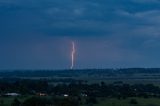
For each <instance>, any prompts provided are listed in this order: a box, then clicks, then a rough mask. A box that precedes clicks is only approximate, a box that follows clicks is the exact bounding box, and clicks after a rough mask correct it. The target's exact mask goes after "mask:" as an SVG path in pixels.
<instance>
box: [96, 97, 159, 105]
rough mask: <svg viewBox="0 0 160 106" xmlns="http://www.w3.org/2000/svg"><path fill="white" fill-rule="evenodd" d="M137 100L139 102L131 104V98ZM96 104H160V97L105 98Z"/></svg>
mask: <svg viewBox="0 0 160 106" xmlns="http://www.w3.org/2000/svg"><path fill="white" fill-rule="evenodd" d="M133 99H134V100H136V101H137V104H131V103H130V101H131V100H133ZM94 106H160V98H137V97H136V98H127V99H121V100H118V99H115V98H111V99H105V100H100V102H99V103H98V104H96V105H94Z"/></svg>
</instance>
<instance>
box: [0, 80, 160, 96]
mask: <svg viewBox="0 0 160 106" xmlns="http://www.w3.org/2000/svg"><path fill="white" fill-rule="evenodd" d="M7 92H17V93H20V94H22V95H25V94H30V95H34V94H36V93H38V92H42V93H46V94H48V95H53V96H54V95H63V94H68V95H70V96H80V95H87V96H89V97H116V98H120V99H121V98H127V97H146V98H147V97H160V87H158V86H155V85H153V84H146V85H144V84H133V85H130V84H124V83H123V82H119V83H113V84H105V83H104V82H101V83H100V84H99V83H95V84H88V83H86V82H81V81H79V82H76V81H75V82H74V81H73V82H71V83H68V84H66V83H56V84H50V83H49V82H48V81H47V80H31V79H25V80H24V79H23V80H22V79H19V80H15V81H14V80H0V94H1V95H3V94H5V93H7Z"/></svg>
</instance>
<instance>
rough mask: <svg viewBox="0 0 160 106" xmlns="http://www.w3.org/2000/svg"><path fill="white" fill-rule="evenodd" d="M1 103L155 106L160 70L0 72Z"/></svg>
mask: <svg viewBox="0 0 160 106" xmlns="http://www.w3.org/2000/svg"><path fill="white" fill-rule="evenodd" d="M0 77H1V79H0V105H1V106H159V104H160V69H159V68H146V69H145V68H128V69H92V70H61V71H56V70H55V71H53V70H41V71H36V70H35V71H28V70H27V71H25V70H24V71H1V72H0Z"/></svg>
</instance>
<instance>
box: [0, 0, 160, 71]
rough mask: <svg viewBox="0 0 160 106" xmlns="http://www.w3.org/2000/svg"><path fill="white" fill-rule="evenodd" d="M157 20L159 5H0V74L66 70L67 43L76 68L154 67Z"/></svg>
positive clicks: (82, 1)
mask: <svg viewBox="0 0 160 106" xmlns="http://www.w3.org/2000/svg"><path fill="white" fill-rule="evenodd" d="M159 19H160V1H159V0H0V42H1V43H0V44H1V46H0V49H1V51H3V52H0V57H1V61H0V63H1V64H0V68H1V69H2V68H11V69H12V68H59V69H60V68H66V67H68V64H69V61H70V60H69V57H68V56H69V50H70V48H69V46H70V44H69V43H68V42H70V41H71V40H75V41H76V42H77V48H78V54H77V55H78V56H77V68H88V67H89V68H94V67H136V66H140V67H141V66H142V67H143V66H144V67H146V66H148V67H150V66H151V67H152V66H159V65H158V64H157V63H158V60H157V58H158V57H157V56H156V55H158V54H159V53H160V51H159V50H157V48H159V47H160V43H159V39H160V35H159V33H160V21H159ZM51 45H52V46H51ZM37 48H38V49H37ZM155 51H156V52H155ZM90 52H91V53H92V54H91V53H90ZM63 53H64V54H63ZM37 54H38V55H37ZM150 60H152V61H150ZM52 65H53V66H52Z"/></svg>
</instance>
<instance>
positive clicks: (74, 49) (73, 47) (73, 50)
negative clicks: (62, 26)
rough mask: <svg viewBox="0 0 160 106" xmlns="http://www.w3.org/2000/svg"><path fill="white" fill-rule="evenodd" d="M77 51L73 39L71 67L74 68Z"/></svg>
mask: <svg viewBox="0 0 160 106" xmlns="http://www.w3.org/2000/svg"><path fill="white" fill-rule="evenodd" d="M75 53H76V48H75V43H74V42H73V41H72V51H71V67H70V69H73V68H74V61H75Z"/></svg>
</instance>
